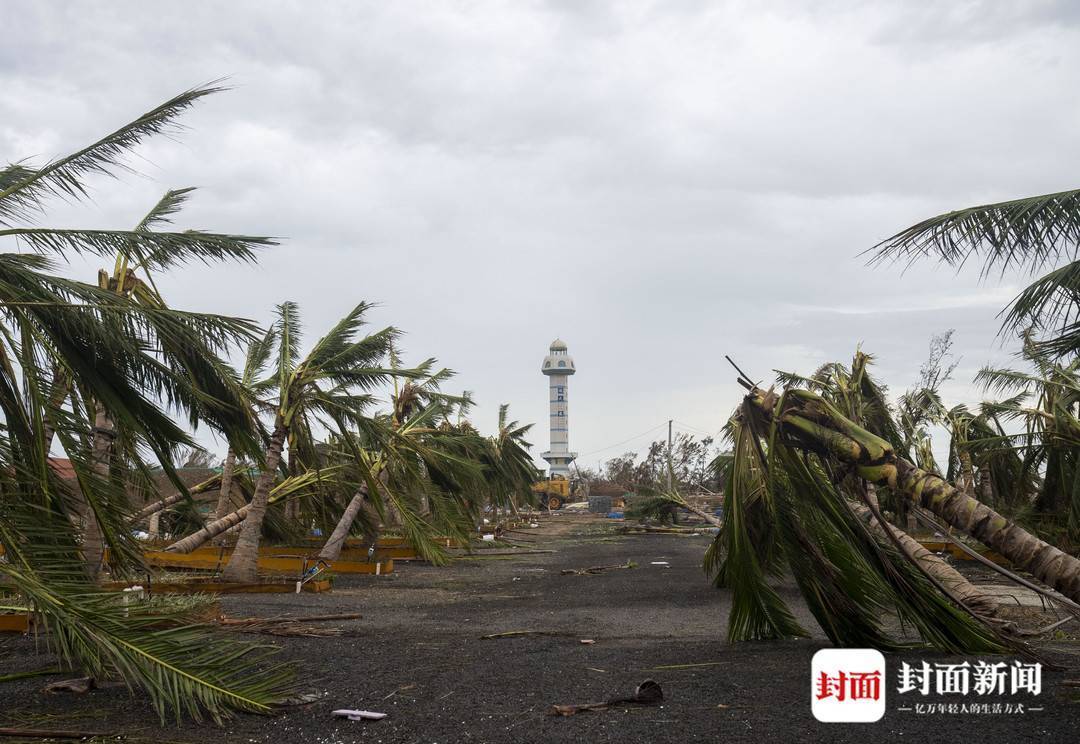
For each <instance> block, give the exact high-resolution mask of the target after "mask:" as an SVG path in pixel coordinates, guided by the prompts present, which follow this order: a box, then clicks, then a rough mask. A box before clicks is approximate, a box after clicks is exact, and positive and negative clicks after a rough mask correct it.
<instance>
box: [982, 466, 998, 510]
mask: <svg viewBox="0 0 1080 744" xmlns="http://www.w3.org/2000/svg"><path fill="white" fill-rule="evenodd" d="M979 499H980V500H981V501H982V502H983V503H984V504H986V505H987V506H994V481H993V476H992V475H991V474H990V468H989V467H988V466H986V465H983V466H981V467H980V468H979Z"/></svg>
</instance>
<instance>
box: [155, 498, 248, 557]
mask: <svg viewBox="0 0 1080 744" xmlns="http://www.w3.org/2000/svg"><path fill="white" fill-rule="evenodd" d="M249 511H251V504H244V505H243V506H241V507H240V508H239V509H237V510H236V511H234V512H231V513H229V514H226V515H225V516H224V517H222V518H221V519H216V520H214V521H213V522H211V523H210V524H208V525H206V526H205V527H203V528H202V529H201V530H199V531H198V532H192V533H191V534H190V535H188V536H187V537H185V538H183V539H181V540H177V541H176V542H174V543H173V544H172V545H170V546H169V547H167V548H165V551H166V552H168V553H190V552H191V551H193V550H195V549H196V548H199V547H202V546H203V545H205V544H206V543H208V542H210V541H211V540H213V539H214V538H215V537H217V536H218V535H224V534H225V533H226V532H228V531H229V530H231V529H235V528H236V527H239V526H240V525H241V524H243V523H244V519H245V517H247V515H248V512H249Z"/></svg>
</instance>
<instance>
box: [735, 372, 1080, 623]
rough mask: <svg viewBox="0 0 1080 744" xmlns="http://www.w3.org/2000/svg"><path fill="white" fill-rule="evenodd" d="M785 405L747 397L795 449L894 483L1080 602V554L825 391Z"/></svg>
mask: <svg viewBox="0 0 1080 744" xmlns="http://www.w3.org/2000/svg"><path fill="white" fill-rule="evenodd" d="M782 400H783V405H784V408H783V410H774V408H776V407H777V398H776V395H775V394H774V393H772V392H764V391H762V390H759V389H757V388H754V389H753V390H752V391H751V392H750V394H749V395H748V396H747V399H746V401H747V403H748V404H750V405H752V406H753V407H754V408H755V409H756V411H757V412H758V413H759V414H761V415H765V416H767V417H770V418H771V417H773V416H774V415H776V416H778V417H779V422H778V423H779V424H780V426H781V429H782V432H783V434H784V435H785V439H786V440H787V441H788V442H789V443H790V444H791V445H792V446H795V447H800V448H802V449H805V450H808V451H814V452H822V451H824V452H828V453H829V454H830V455H831V456H833V457H835V458H836V459H837V460H839V461H841V462H843V463H845V464H847V465H849V466H851V467H853V468H854V470H855V473H856V474H857V475H859V477H861V478H864V479H866V480H867V481H870V482H871V483H877V484H878V485H888V486H890V487H891V488H893V489H895V490H896V492H897V493H900V494H903V495H904V496H906V497H907V498H909V499H911V500H912V501H914V502H915V503H917V504H919V505H920V506H922V507H923V508H925V509H927V510H929V511H931V512H933V513H934V514H936V515H937V516H938V517H940V518H941V519H943V520H944V521H945V522H946V523H948V524H950V525H952V526H953V527H956V528H957V529H960V530H963V531H964V532H966V533H967V534H969V535H971V536H972V537H974V538H975V539H977V540H979V541H980V542H981V543H983V544H984V545H986V546H987V547H989V548H991V549H993V550H995V551H997V552H998V553H1000V554H1001V555H1002V556H1004V557H1005V558H1007V559H1008V560H1009V561H1011V562H1012V563H1013V565H1015V566H1016V567H1017V568H1019V569H1021V570H1023V571H1027V572H1028V573H1031V574H1033V575H1034V576H1035V577H1036V578H1038V579H1039V580H1040V581H1042V582H1044V583H1045V584H1048V585H1049V586H1051V587H1053V588H1054V589H1056V590H1057V591H1059V592H1061V593H1062V594H1064V595H1065V596H1066V597H1068V598H1069V599H1071V600H1073V601H1074V602H1080V560H1078V559H1076V558H1074V557H1073V556H1071V555H1068V554H1067V553H1064V552H1062V551H1061V550H1058V549H1057V548H1055V547H1054V546H1053V545H1050V544H1048V543H1046V542H1043V541H1042V540H1040V539H1039V538H1037V537H1035V536H1034V535H1032V534H1031V533H1030V532H1028V531H1027V530H1025V529H1024V528H1023V527H1021V526H1020V525H1018V524H1016V523H1015V522H1013V521H1012V520H1009V519H1006V518H1005V517H1003V516H1002V515H1000V514H998V513H997V512H996V511H994V510H993V509H991V508H990V507H988V506H986V505H985V504H983V503H980V502H979V501H978V500H976V499H975V498H974V497H972V496H969V495H967V494H965V493H963V492H962V491H960V490H959V489H958V488H956V487H955V486H954V485H952V484H951V483H949V482H947V481H946V480H945V479H943V478H942V477H941V476H938V475H935V474H934V473H928V472H926V471H925V470H922V469H921V468H919V467H916V466H915V465H913V464H912V463H910V462H908V461H907V460H905V459H904V458H902V457H898V456H897V455H896V453H895V452H894V451H893V449H892V446H891V445H890V444H889V443H888V442H886V441H885V440H884V439H881V438H880V437H877V436H874V435H873V434H871V433H870V432H868V431H866V430H865V429H863V428H861V427H859V426H858V425H856V424H855V423H853V422H852V421H849V420H848V419H846V418H844V416H843V415H842V414H841V413H840V412H839V411H837V410H836V408H834V407H833V406H832V405H830V404H829V403H828V402H826V401H825V400H823V399H822V398H821V397H819V396H817V395H814V394H813V393H809V392H807V391H804V390H789V391H788V392H787V393H785V395H784V397H783V398H782Z"/></svg>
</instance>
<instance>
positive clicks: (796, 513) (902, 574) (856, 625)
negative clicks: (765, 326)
mask: <svg viewBox="0 0 1080 744" xmlns="http://www.w3.org/2000/svg"><path fill="white" fill-rule="evenodd" d="M740 383H742V384H743V385H744V386H745V387H747V389H748V391H749V394H748V395H747V396H746V398H745V399H744V401H743V404H742V405H741V406H740V409H739V411H738V412H737V414H736V416H735V417H734V418H733V420H732V425H731V434H732V438H733V441H734V444H735V447H734V455H733V462H732V464H731V467H730V469H729V470H728V475H727V485H726V489H725V499H726V500H725V519H724V523H723V527H722V528H721V531H720V534H719V535H718V536H717V539H716V541H715V542H714V543H713V546H712V547H711V548H710V550H709V552H708V554H707V557H706V567H707V568H708V569H711V570H714V571H716V572H717V579H718V581H719V582H722V583H723V584H726V585H727V586H728V587H730V588H731V590H732V594H733V601H732V611H731V615H730V625H729V632H728V635H729V638H730V639H731V640H750V639H769V638H785V637H798V636H805V635H807V632H806V631H805V630H804V629H803V628H802V627H801V626H800V625H799V623H798V622H797V621H796V620H795V617H794V615H793V614H792V613H791V611H790V610H789V609H788V607H787V606H786V605H785V603H784V601H783V600H782V599H781V597H780V595H779V594H778V592H777V591H776V590H775V589H774V588H773V587H772V586H771V585H770V583H769V581H768V577H769V576H777V575H781V574H782V573H784V572H790V574H791V575H792V576H793V577H794V579H795V582H796V584H797V585H798V587H799V589H800V591H801V593H802V595H803V598H804V599H805V601H806V603H807V606H808V607H809V609H810V611H811V613H812V614H813V615H814V617H815V619H816V620H817V621H818V623H819V625H820V626H821V628H822V630H823V631H824V632H825V634H826V635H827V636H828V637H829V638H830V639H831V640H832V641H833V642H834V643H836V644H838V645H848V646H865V647H874V648H880V649H900V648H905V647H910V646H911V645H912V642H913V639H911V638H910V637H908V636H907V633H906V631H904V630H903V628H906V627H913V628H914V629H915V630H916V631H917V632H918V634H919V636H920V637H921V638H922V640H923V642H925V643H926V644H928V645H930V646H932V647H935V648H938V649H941V650H945V651H950V652H969V653H970V652H981V651H983V652H984V651H1003V650H1006V649H1012V650H1014V651H1021V652H1026V649H1025V648H1024V646H1023V645H1022V644H1021V643H1020V642H1019V641H1018V640H1017V638H1016V637H1015V636H1013V635H1011V634H1007V631H1006V629H1005V627H1004V626H1003V624H1002V623H1000V622H995V621H994V618H992V617H991V616H990V613H991V612H992V609H991V608H990V605H989V603H987V602H984V601H981V600H983V598H982V597H980V596H978V595H977V594H975V593H972V592H971V591H969V590H968V588H967V587H965V586H964V584H963V583H958V582H955V581H952V580H951V579H954V578H955V575H954V574H946V573H945V572H942V571H941V570H939V569H940V568H941V566H939V565H936V562H935V561H933V560H929V559H927V556H926V555H925V554H923V553H921V552H920V551H917V550H915V549H914V546H913V545H912V544H911V543H909V542H908V541H907V540H905V539H903V537H901V535H902V533H900V531H899V530H897V529H895V528H893V527H891V525H890V526H886V525H887V523H886V522H885V520H884V517H883V516H882V514H881V512H880V511H879V509H878V507H877V503H876V500H873V499H871V498H868V496H867V493H866V488H865V483H867V482H869V483H875V484H881V485H883V486H888V487H890V488H893V489H895V490H896V492H897V493H904V494H909V493H910V494H913V495H918V496H923V495H925V497H926V498H925V502H926V503H928V504H931V503H937V505H938V506H939V508H941V507H942V503H941V502H942V501H943V500H942V499H939V498H935V497H933V496H932V494H931V492H930V491H929V490H924V489H923V487H924V486H926V485H927V483H928V479H929V478H931V477H932V476H930V475H929V474H927V473H925V472H924V471H918V469H917V468H915V466H913V465H910V463H906V461H904V460H902V459H901V458H898V457H897V456H896V454H895V452H894V451H893V448H892V446H891V445H890V444H889V443H888V442H886V441H885V440H884V439H882V438H881V437H878V436H876V435H874V434H871V433H870V432H868V431H866V430H865V429H862V428H861V427H859V426H857V425H855V424H854V423H853V422H851V421H850V420H849V419H847V418H845V417H844V416H843V415H841V414H840V413H839V411H838V410H837V409H836V408H835V407H834V406H832V405H831V404H830V403H829V402H828V401H826V400H824V399H823V398H822V397H820V396H818V395H816V394H814V393H811V392H808V391H805V390H789V391H787V392H785V393H784V394H783V395H777V394H776V393H774V392H772V391H763V390H761V389H759V388H757V387H756V386H755V385H753V384H752V383H750V382H749V381H747V380H746V379H745V378H741V379H740ZM913 471H918V475H913ZM938 481H940V479H938ZM933 483H935V485H936V482H933ZM854 486H859V487H857V488H856V487H854ZM905 489H910V490H905ZM949 489H951V490H950V493H949V498H957V497H953V496H952V494H953V493H955V489H952V488H951V486H949ZM853 497H857V498H860V499H861V501H862V503H863V507H864V508H865V510H867V511H869V512H870V514H869V516H870V517H871V519H870V520H868V521H864V520H863V519H862V518H860V514H859V512H861V511H863V509H862V508H858V509H856V508H852V505H851V499H852V498H853ZM945 501H948V499H945ZM943 511H944V512H945V513H950V514H952V515H953V518H954V520H955V521H956V522H959V521H960V520H956V519H955V509H951V510H950V509H948V508H945V509H943ZM863 516H866V514H865V513H864V514H863ZM875 522H876V528H872V527H871V526H870V523H875ZM904 537H906V536H904ZM1015 537H1016V533H1014V539H1015ZM1032 539H1034V538H1032ZM1048 578H1054V577H1052V576H1048ZM1059 583H1060V582H1059ZM890 616H895V617H896V618H897V619H899V620H900V622H901V625H900V627H901V629H902V630H901V631H900V632H899V633H898V632H897V631H896V630H895V628H894V626H893V625H892V624H891V623H890V622H889V620H888V618H889V617H890Z"/></svg>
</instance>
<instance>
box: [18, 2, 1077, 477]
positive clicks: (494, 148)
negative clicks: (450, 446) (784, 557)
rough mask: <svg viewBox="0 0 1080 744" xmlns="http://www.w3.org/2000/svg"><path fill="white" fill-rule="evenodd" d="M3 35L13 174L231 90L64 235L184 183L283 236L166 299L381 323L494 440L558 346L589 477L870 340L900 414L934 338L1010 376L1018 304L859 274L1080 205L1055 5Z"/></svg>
mask: <svg viewBox="0 0 1080 744" xmlns="http://www.w3.org/2000/svg"><path fill="white" fill-rule="evenodd" d="M806 8H811V9H810V10H807V9H806ZM0 23H2V24H3V25H4V27H5V28H6V29H8V33H7V34H6V41H5V44H4V45H3V46H2V47H0V86H2V87H0V89H2V90H3V91H4V95H3V96H2V97H0V156H2V157H5V158H7V159H8V160H11V159H17V158H21V157H25V156H28V155H33V156H37V157H38V158H39V159H44V158H48V157H50V156H53V155H56V154H59V153H63V152H66V151H68V150H70V149H72V148H74V147H77V146H79V145H81V144H82V143H84V142H86V141H88V140H90V139H92V138H94V137H96V136H98V135H100V134H101V133H102V132H104V131H106V130H107V128H109V127H110V126H113V125H115V124H117V123H120V122H122V121H126V120H128V119H129V118H131V117H132V116H133V115H135V114H137V113H139V112H141V111H143V110H145V109H146V108H148V107H149V106H151V105H153V104H154V103H156V102H157V101H159V100H162V99H164V98H166V97H168V96H169V95H171V94H173V93H175V92H177V91H178V90H180V89H183V88H186V87H189V86H191V85H194V84H197V83H200V82H204V81H207V80H211V79H215V78H217V77H220V76H222V75H229V76H231V77H230V81H231V83H232V84H233V85H234V86H236V88H235V90H233V91H231V92H229V93H227V94H224V95H221V96H218V97H216V98H215V99H214V100H212V101H209V102H208V103H206V104H205V105H202V106H200V107H199V108H198V109H197V110H195V111H193V112H192V113H191V115H190V116H189V117H187V118H186V120H185V121H186V123H187V124H188V126H189V127H190V129H189V131H188V132H186V133H185V134H184V135H183V136H182V138H181V139H180V140H179V141H177V142H174V141H169V140H159V141H157V142H154V143H152V144H150V145H148V146H146V147H145V148H143V149H142V150H140V153H139V155H140V157H139V158H138V159H136V160H134V161H133V165H134V166H135V167H136V168H137V169H138V170H139V172H140V175H138V176H125V177H123V178H122V179H121V180H120V182H119V183H102V184H99V188H97V189H96V190H95V192H94V196H95V201H94V202H93V203H92V204H84V205H75V206H63V205H60V206H58V207H57V210H56V212H55V219H54V222H61V223H65V224H84V225H126V224H130V223H133V222H134V221H135V220H136V219H137V218H138V217H139V216H140V215H141V213H142V212H143V211H144V210H145V208H146V207H147V206H149V205H150V204H151V203H153V201H154V200H155V199H156V198H157V196H158V195H159V194H160V192H161V191H163V190H164V189H166V188H169V187H177V186H187V185H198V186H200V187H201V189H200V192H199V195H198V197H197V198H196V199H195V201H194V202H193V203H192V206H191V208H190V210H189V211H188V212H187V214H186V217H185V220H184V222H183V224H184V226H188V225H190V226H197V227H205V228H213V229H221V230H233V231H246V232H255V233H262V234H274V235H280V236H283V237H285V238H286V240H285V241H284V243H283V245H282V246H281V247H280V248H277V249H274V250H272V251H270V252H268V253H267V254H266V255H265V257H264V258H263V260H262V261H261V262H260V264H259V266H258V267H257V268H251V267H241V266H226V267H212V268H202V267H193V268H192V269H190V270H187V271H184V272H181V273H178V274H175V275H173V276H170V277H168V278H166V279H165V281H164V286H163V288H164V290H165V291H167V292H168V293H169V297H170V298H171V299H172V300H173V302H174V303H175V304H177V305H179V306H185V307H190V308H193V309H199V310H214V311H221V312H226V313H230V314H236V315H242V316H245V317H253V318H256V319H258V320H261V321H266V320H267V319H268V318H269V314H270V310H271V308H272V306H273V304H274V303H275V302H279V301H281V300H283V299H286V298H288V299H294V300H296V301H298V302H300V303H301V305H302V306H303V308H304V311H305V315H306V317H307V319H308V321H309V328H310V331H309V333H310V334H311V335H315V334H317V333H318V332H319V331H320V330H321V329H322V328H325V327H326V326H327V325H328V324H329V323H331V322H332V321H333V320H335V319H336V317H338V316H339V315H340V314H342V313H343V312H344V311H345V310H346V309H347V308H349V307H351V306H352V305H353V304H354V303H355V302H357V301H359V300H361V299H365V300H375V301H378V302H380V303H381V306H380V308H379V309H378V311H377V312H376V319H377V321H378V322H379V323H393V324H394V325H397V326H399V327H401V328H402V329H403V330H405V331H406V332H407V334H408V335H407V337H406V343H407V347H408V351H409V352H410V353H411V354H412V355H413V356H414V357H426V356H429V355H434V356H437V357H438V358H439V359H440V360H441V361H442V362H443V363H444V364H446V365H447V366H450V367H452V368H454V369H456V370H457V371H458V372H459V377H458V378H457V384H458V385H460V386H462V387H465V388H468V389H471V390H474V391H476V393H477V395H478V397H479V399H480V401H481V402H482V404H483V405H482V406H481V408H480V409H479V410H478V412H477V418H478V421H479V423H480V425H481V426H482V427H490V426H491V425H492V424H493V422H494V415H495V408H496V406H497V404H498V403H500V402H504V401H505V402H509V403H510V404H511V406H512V410H513V412H514V413H515V415H516V416H518V417H519V418H522V419H525V420H532V421H537V422H540V423H541V424H542V423H543V422H544V421H545V420H546V398H545V383H544V380H543V378H542V377H541V375H540V374H539V372H538V364H539V360H540V358H541V357H542V355H543V353H544V350H545V348H546V345H547V343H548V342H549V341H550V340H551V338H553V337H554V336H556V335H560V336H562V337H563V338H565V339H566V340H567V341H568V342H569V344H570V349H571V353H573V354H574V355H575V358H576V360H577V363H578V367H579V370H580V371H579V373H578V375H577V376H575V378H574V379H573V381H572V383H571V385H572V394H571V401H572V402H571V416H572V424H571V428H572V431H571V444H572V446H574V447H575V448H576V449H579V450H580V451H582V452H593V451H595V450H599V449H601V448H603V447H606V446H607V445H611V444H613V443H615V442H619V441H621V440H624V439H626V437H627V436H630V434H634V433H637V432H641V431H643V430H646V429H648V428H649V427H650V426H654V425H656V424H659V423H660V422H662V421H664V420H666V419H667V418H670V417H674V418H676V419H678V420H680V421H683V422H685V423H686V424H687V425H689V426H692V427H696V428H700V429H704V430H715V429H717V428H718V427H719V426H720V425H721V424H722V422H723V420H724V419H725V418H726V416H727V414H728V412H729V411H730V409H731V408H732V407H733V405H734V404H735V402H736V401H737V399H738V394H739V388H738V387H737V386H736V385H735V384H734V383H733V380H732V374H731V371H730V369H729V368H728V366H727V364H726V362H724V360H723V355H724V354H725V353H730V354H731V355H732V356H734V357H736V358H737V359H738V360H739V362H740V364H742V365H743V366H745V367H746V368H747V369H748V371H752V372H753V374H755V375H758V376H761V377H767V376H768V375H769V374H770V372H769V371H770V370H771V369H773V368H782V369H796V370H801V371H806V370H809V369H810V368H812V367H813V366H814V365H816V364H818V363H820V362H822V361H825V360H826V359H830V358H845V357H848V356H850V354H851V352H852V351H853V350H854V347H855V345H856V344H857V343H859V342H862V343H863V345H864V348H865V349H867V350H868V351H871V352H873V353H875V354H876V355H877V357H878V363H879V371H880V372H881V373H882V375H883V376H884V377H885V378H886V380H887V381H888V382H890V383H891V384H892V386H893V388H894V389H903V387H904V386H906V385H908V384H910V383H911V382H912V381H913V380H914V379H915V376H916V375H917V372H918V367H919V364H920V363H921V361H922V358H923V356H924V355H925V348H926V341H927V338H928V336H929V335H930V334H931V333H932V332H935V331H939V330H942V329H944V328H947V327H955V328H957V343H958V353H959V354H961V355H962V356H963V360H964V362H963V370H964V371H965V373H970V372H972V371H973V370H974V369H977V368H978V366H980V365H981V364H983V363H985V362H987V361H994V360H996V361H1002V360H1005V359H1007V358H1008V353H1009V351H1010V347H1009V345H1008V344H1006V345H1005V346H1003V345H1002V343H1001V340H1000V339H998V338H997V336H996V333H997V329H998V321H997V319H996V317H995V316H996V313H997V310H998V309H999V308H1000V306H1001V304H1002V302H1003V298H1004V297H1005V296H1006V295H1007V294H1008V289H1007V288H1008V287H1015V286H1018V284H1019V281H1020V278H1018V277H1013V276H1007V277H1003V278H1001V281H1000V283H999V282H998V280H997V279H996V278H995V279H994V281H992V282H987V283H984V284H980V283H979V281H978V277H977V275H976V272H975V271H965V272H963V273H961V274H959V275H956V274H954V273H953V272H952V271H951V270H944V271H943V270H941V269H940V268H939V267H935V266H932V265H924V266H916V267H914V268H912V269H910V270H908V271H906V272H902V268H903V267H898V266H878V267H873V268H871V267H868V266H867V265H866V263H865V258H862V257H860V256H859V254H860V252H862V251H864V250H865V249H867V248H868V247H870V246H872V245H873V244H874V243H876V242H877V241H879V240H881V239H882V238H884V237H886V236H888V235H889V234H891V233H892V232H895V231H896V230H898V229H900V228H902V227H904V226H906V225H907V224H910V223H911V222H913V221H915V220H917V219H919V218H922V217H925V216H928V215H929V214H933V213H936V212H939V211H943V210H946V209H950V208H954V207H959V206H963V205H967V204H970V203H977V202H981V201H987V200H993V199H999V198H1007V197H1010V196H1019V195H1023V194H1028V193H1043V192H1048V191H1053V190H1057V189H1061V188H1067V187H1071V186H1075V185H1076V181H1075V168H1074V167H1073V166H1074V164H1075V163H1076V162H1078V160H1080V139H1078V138H1077V137H1076V136H1075V132H1076V130H1077V124H1078V123H1080V104H1078V103H1077V102H1076V101H1075V100H1074V97H1073V96H1071V95H1069V93H1070V92H1071V91H1072V90H1075V88H1076V85H1077V82H1078V73H1077V72H1076V71H1077V70H1078V69H1080V65H1078V64H1077V63H1078V61H1080V60H1078V56H1080V43H1078V41H1080V38H1078V37H1080V32H1078V13H1077V12H1076V10H1075V4H1073V3H1067V2H1060V3H1054V2H1043V3H1030V4H1023V5H1017V4H1014V3H999V2H967V3H962V4H947V5H944V6H943V5H942V4H939V3H911V2H895V3H873V4H869V3H850V2H827V3H815V4H812V6H811V5H807V4H803V3H775V4H768V3H704V2H701V3H696V2H686V3H617V4H616V3H602V2H592V3H584V2H558V3H556V2H551V3H539V2H537V3H496V2H492V3H377V2H363V3H361V2H349V3H345V2H340V3H318V4H313V3H299V2H297V3H253V2H252V3H242V2H236V3H229V4H209V3H207V4H197V3H188V4H183V5H175V4H171V5H170V4H165V3H156V2H126V3H125V2H120V3H109V4H100V3H99V4H85V3H49V4H45V3H29V2H8V3H4V4H3V5H2V6H0ZM95 268H96V267H95V266H93V265H89V264H82V263H76V264H73V266H72V268H71V271H72V272H76V273H77V272H83V273H86V272H92V271H93V270H94V269H95ZM1001 286H1004V287H1006V289H1004V290H1003V289H1001V288H1000V287H1001ZM853 309H854V310H858V311H859V312H853ZM867 310H872V312H867ZM963 383H964V384H962V385H957V386H956V388H955V390H954V394H955V395H956V396H958V397H967V398H969V399H977V397H978V392H977V391H975V390H972V389H971V388H970V386H969V385H968V384H966V383H967V380H964V381H963ZM534 440H535V442H536V444H537V445H540V446H539V447H538V449H543V448H544V445H546V432H542V431H541V432H538V433H537V435H536V436H535V437H534ZM633 444H636V443H632V444H631V445H628V446H633ZM617 452H618V449H617V448H615V449H611V450H606V451H601V452H599V453H597V456H599V457H603V456H608V455H613V454H616V453H617ZM594 459H595V458H592V459H590V461H593V460H594Z"/></svg>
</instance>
